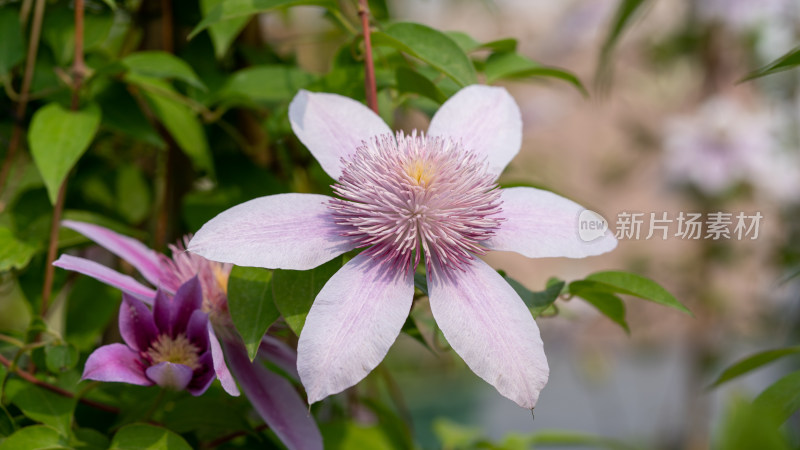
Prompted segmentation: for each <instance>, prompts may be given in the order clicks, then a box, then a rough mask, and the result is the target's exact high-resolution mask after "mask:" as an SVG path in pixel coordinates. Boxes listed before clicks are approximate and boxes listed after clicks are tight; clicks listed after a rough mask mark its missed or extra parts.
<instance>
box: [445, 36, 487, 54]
mask: <svg viewBox="0 0 800 450" xmlns="http://www.w3.org/2000/svg"><path fill="white" fill-rule="evenodd" d="M445 34H446V35H447V36H448V37H450V39H452V40H453V42H455V43H456V44H457V45H458V46H459V48H461V50H462V51H463V52H464V53H469V52H471V51H473V50H475V49H476V48H478V47H480V45H481V44H480V43H479V42H478V41H476V40H475V39H474V38H473V37H472V36H470V35H468V34H467V33H464V32H463V31H445Z"/></svg>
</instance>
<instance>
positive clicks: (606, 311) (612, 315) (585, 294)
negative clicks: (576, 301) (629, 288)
mask: <svg viewBox="0 0 800 450" xmlns="http://www.w3.org/2000/svg"><path fill="white" fill-rule="evenodd" d="M573 293H574V294H575V295H577V296H578V297H580V298H582V299H584V300H586V301H587V302H588V303H589V304H590V305H592V306H594V307H595V308H597V310H598V311H600V312H601V313H603V315H605V316H606V317H608V318H609V319H611V320H612V321H614V323H616V324H617V325H619V326H621V327H622V329H623V330H625V332H626V333H628V334H630V333H631V329H630V328H629V327H628V322H626V321H625V303H623V302H622V299H621V298H619V297H617V296H616V295H614V294H609V293H606V292H598V291H592V290H587V291H581V290H578V291H577V292H573Z"/></svg>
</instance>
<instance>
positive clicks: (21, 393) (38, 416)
mask: <svg viewBox="0 0 800 450" xmlns="http://www.w3.org/2000/svg"><path fill="white" fill-rule="evenodd" d="M6 395H7V396H8V398H9V400H10V401H11V403H13V404H15V405H17V408H19V409H20V410H21V411H22V413H23V414H25V416H27V417H28V418H30V419H32V420H35V421H37V422H41V423H43V424H45V425H50V426H51V427H53V428H55V429H56V430H58V432H59V433H61V435H63V436H69V430H70V426H71V423H72V412H73V411H74V409H75V399H73V398H67V397H62V396H60V395H58V394H56V393H54V392H50V391H48V390H45V389H43V388H40V387H38V386H35V385H33V384H30V383H26V382H24V381H22V380H19V379H16V378H14V379H10V380H8V384H7V385H6Z"/></svg>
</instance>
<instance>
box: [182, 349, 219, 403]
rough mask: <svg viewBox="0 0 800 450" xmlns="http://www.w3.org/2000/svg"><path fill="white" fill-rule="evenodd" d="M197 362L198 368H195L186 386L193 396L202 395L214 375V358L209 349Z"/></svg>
mask: <svg viewBox="0 0 800 450" xmlns="http://www.w3.org/2000/svg"><path fill="white" fill-rule="evenodd" d="M198 362H199V363H200V368H199V369H195V371H194V377H193V378H192V381H191V383H189V386H188V387H187V388H186V390H187V391H189V393H190V394H192V395H194V396H195V397H197V396H198V395H203V393H204V392H205V391H206V390H207V389H208V387H209V386H211V383H212V382H213V381H214V378H215V377H216V374H215V373H214V358H212V357H211V351H207V352H205V353H203V354H202V355H201V356H200V359H199V361H198Z"/></svg>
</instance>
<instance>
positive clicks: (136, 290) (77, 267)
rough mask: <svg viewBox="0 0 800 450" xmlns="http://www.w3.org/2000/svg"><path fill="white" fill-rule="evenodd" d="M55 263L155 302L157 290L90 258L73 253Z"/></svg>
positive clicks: (145, 300)
mask: <svg viewBox="0 0 800 450" xmlns="http://www.w3.org/2000/svg"><path fill="white" fill-rule="evenodd" d="M53 265H54V266H56V267H60V268H62V269H64V270H71V271H73V272H78V273H82V274H84V275H87V276H90V277H92V278H94V279H95V280H97V281H100V282H102V283H105V284H107V285H109V286H112V287H115V288H117V289H120V290H122V291H123V292H126V293H128V294H130V295H132V296H134V297H136V298H138V299H139V300H141V301H143V302H145V303H147V304H148V305H150V304H152V303H153V298H154V297H155V296H156V291H154V290H152V289H150V288H148V287H146V286H144V285H143V284H141V283H139V282H138V281H136V280H134V279H133V278H131V277H129V276H127V275H123V274H121V273H119V272H117V271H115V270H112V269H109V268H108V267H106V266H104V265H102V264H98V263H96V262H94V261H91V260H88V259H84V258H78V257H75V256H71V255H61V256H60V257H59V258H58V259H57V260H56V261H55V262H53Z"/></svg>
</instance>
